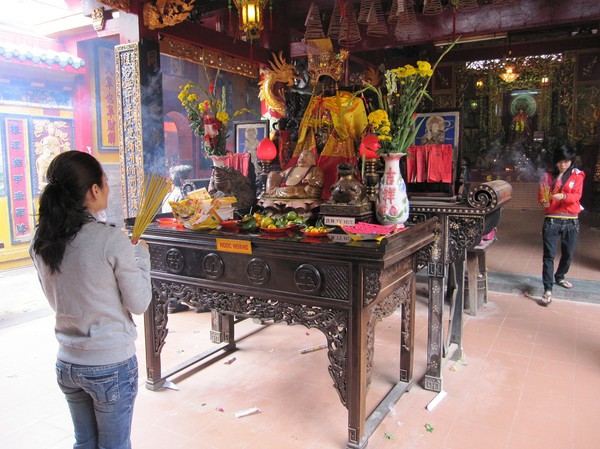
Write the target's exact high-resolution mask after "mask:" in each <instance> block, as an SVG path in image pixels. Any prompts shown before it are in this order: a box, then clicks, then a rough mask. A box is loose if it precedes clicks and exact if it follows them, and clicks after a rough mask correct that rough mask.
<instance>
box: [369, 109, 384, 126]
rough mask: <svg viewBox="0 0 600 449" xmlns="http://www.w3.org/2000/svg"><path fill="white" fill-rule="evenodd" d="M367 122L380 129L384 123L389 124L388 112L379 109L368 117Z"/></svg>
mask: <svg viewBox="0 0 600 449" xmlns="http://www.w3.org/2000/svg"><path fill="white" fill-rule="evenodd" d="M367 120H368V121H369V123H370V124H371V125H373V126H374V127H375V128H378V127H380V126H381V125H382V124H383V122H387V123H389V119H388V115H387V112H385V111H384V110H383V109H377V110H375V111H373V112H371V113H370V114H369V116H368V117H367Z"/></svg>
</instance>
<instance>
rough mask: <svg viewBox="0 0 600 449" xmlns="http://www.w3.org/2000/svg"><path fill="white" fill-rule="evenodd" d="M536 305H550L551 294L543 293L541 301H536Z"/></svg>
mask: <svg viewBox="0 0 600 449" xmlns="http://www.w3.org/2000/svg"><path fill="white" fill-rule="evenodd" d="M538 304H539V305H540V306H544V307H548V306H549V305H550V304H552V292H544V294H543V295H542V299H540V300H539V301H538Z"/></svg>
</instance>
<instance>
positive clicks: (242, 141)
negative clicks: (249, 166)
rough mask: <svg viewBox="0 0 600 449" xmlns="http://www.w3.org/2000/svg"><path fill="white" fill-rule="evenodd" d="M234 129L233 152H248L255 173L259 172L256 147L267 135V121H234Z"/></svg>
mask: <svg viewBox="0 0 600 449" xmlns="http://www.w3.org/2000/svg"><path fill="white" fill-rule="evenodd" d="M234 129H235V152H236V153H250V157H251V159H252V163H253V164H254V168H255V170H256V173H259V171H260V168H259V166H258V158H257V157H256V147H257V146H258V143H259V142H260V141H261V140H262V139H264V138H265V137H269V121H268V120H258V121H254V122H237V123H234Z"/></svg>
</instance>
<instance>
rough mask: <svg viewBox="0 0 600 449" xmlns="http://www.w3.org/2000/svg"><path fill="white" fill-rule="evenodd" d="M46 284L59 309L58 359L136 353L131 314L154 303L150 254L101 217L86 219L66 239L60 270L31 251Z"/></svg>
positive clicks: (99, 361)
mask: <svg viewBox="0 0 600 449" xmlns="http://www.w3.org/2000/svg"><path fill="white" fill-rule="evenodd" d="M30 253H31V256H32V259H33V262H34V265H35V267H36V269H37V271H38V277H39V279H40V283H41V284H42V289H43V291H44V294H45V295H46V298H47V299H48V302H49V303H50V306H51V307H52V309H54V311H55V312H56V327H55V333H56V338H57V340H58V343H59V350H58V358H59V359H60V360H62V361H64V362H67V363H73V364H78V365H107V364H113V363H118V362H123V361H125V360H127V359H129V358H130V357H132V356H133V355H134V354H135V343H134V342H135V339H136V337H137V332H136V329H135V324H134V322H133V320H132V317H131V314H132V313H134V314H138V315H139V314H142V313H144V311H145V310H146V308H147V307H148V305H149V304H150V300H151V298H152V289H151V286H150V254H149V253H148V250H147V249H146V248H144V247H143V246H141V245H135V246H134V245H132V244H131V241H130V240H129V238H128V237H127V235H126V234H125V233H124V232H123V231H122V230H121V229H118V228H116V227H114V226H112V225H109V224H106V223H102V222H95V221H94V222H90V223H86V224H85V225H84V226H83V227H82V228H81V230H80V231H79V232H78V233H77V236H76V237H75V239H74V240H73V241H72V242H70V243H69V244H67V248H66V251H65V255H64V259H63V261H62V264H61V267H60V270H61V272H60V273H55V274H50V272H49V269H48V267H47V266H46V264H44V262H43V261H42V259H41V258H40V257H39V256H37V255H35V254H34V253H33V251H32V250H31V251H30Z"/></svg>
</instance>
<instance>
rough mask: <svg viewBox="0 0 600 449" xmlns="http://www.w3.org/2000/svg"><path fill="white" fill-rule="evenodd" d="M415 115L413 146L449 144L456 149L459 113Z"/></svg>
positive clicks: (458, 134) (458, 133)
mask: <svg viewBox="0 0 600 449" xmlns="http://www.w3.org/2000/svg"><path fill="white" fill-rule="evenodd" d="M415 115H416V119H415V127H416V128H417V135H416V136H415V145H434V144H450V145H452V146H453V147H454V148H455V149H458V143H459V140H458V139H459V136H460V112H458V111H447V112H426V113H418V114H415Z"/></svg>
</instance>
